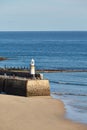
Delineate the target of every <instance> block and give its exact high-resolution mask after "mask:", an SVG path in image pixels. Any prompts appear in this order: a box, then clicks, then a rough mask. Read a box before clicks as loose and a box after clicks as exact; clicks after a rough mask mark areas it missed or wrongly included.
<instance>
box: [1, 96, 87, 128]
mask: <svg viewBox="0 0 87 130" xmlns="http://www.w3.org/2000/svg"><path fill="white" fill-rule="evenodd" d="M64 115H65V109H64V104H63V103H62V102H61V101H59V100H56V99H52V98H51V97H50V96H43V97H40V96H39V97H30V98H26V97H18V96H8V95H0V130H87V125H84V124H80V123H75V122H72V121H71V120H68V119H65V117H64Z"/></svg>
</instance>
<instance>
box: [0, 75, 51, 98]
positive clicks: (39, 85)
mask: <svg viewBox="0 0 87 130" xmlns="http://www.w3.org/2000/svg"><path fill="white" fill-rule="evenodd" d="M2 92H4V93H6V94H10V95H18V96H26V97H29V96H49V95H50V85H49V81H48V80H45V79H43V80H41V79H27V78H21V77H12V76H0V93H2Z"/></svg>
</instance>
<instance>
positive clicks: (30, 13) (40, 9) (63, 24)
mask: <svg viewBox="0 0 87 130" xmlns="http://www.w3.org/2000/svg"><path fill="white" fill-rule="evenodd" d="M0 31H87V0H0Z"/></svg>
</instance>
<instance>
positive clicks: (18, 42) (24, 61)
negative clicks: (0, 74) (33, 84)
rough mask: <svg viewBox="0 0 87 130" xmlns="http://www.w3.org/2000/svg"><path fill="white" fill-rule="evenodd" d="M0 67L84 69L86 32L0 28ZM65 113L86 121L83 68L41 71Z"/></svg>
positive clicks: (86, 77)
mask: <svg viewBox="0 0 87 130" xmlns="http://www.w3.org/2000/svg"><path fill="white" fill-rule="evenodd" d="M0 56H2V57H7V58H8V60H5V61H0V67H2V68H4V67H26V68H29V65H30V60H31V59H32V58H34V59H35V63H36V69H77V70H87V32H66V31H65V32H45V31H44V32H39V31H38V32H0ZM44 77H45V78H48V79H49V80H50V85H51V95H52V96H53V97H54V98H57V99H61V100H62V101H63V102H64V104H65V108H66V111H67V112H66V117H67V118H69V119H72V120H74V121H77V122H82V123H86V124H87V72H61V73H44Z"/></svg>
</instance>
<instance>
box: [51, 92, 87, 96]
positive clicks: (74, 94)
mask: <svg viewBox="0 0 87 130" xmlns="http://www.w3.org/2000/svg"><path fill="white" fill-rule="evenodd" d="M52 94H55V95H59V96H63V95H71V96H87V94H78V93H68V92H60V93H58V92H52Z"/></svg>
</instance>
